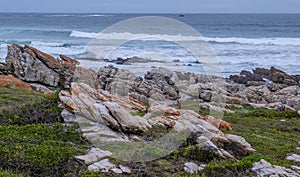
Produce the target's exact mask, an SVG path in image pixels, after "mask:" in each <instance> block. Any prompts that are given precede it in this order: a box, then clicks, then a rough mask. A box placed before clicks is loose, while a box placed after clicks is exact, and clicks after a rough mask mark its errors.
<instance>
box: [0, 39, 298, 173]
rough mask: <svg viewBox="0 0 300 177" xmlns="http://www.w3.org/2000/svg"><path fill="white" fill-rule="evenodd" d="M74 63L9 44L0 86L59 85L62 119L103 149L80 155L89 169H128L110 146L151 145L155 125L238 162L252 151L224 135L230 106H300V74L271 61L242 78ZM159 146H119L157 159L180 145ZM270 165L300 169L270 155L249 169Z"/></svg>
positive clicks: (209, 154) (192, 167)
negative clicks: (270, 161)
mask: <svg viewBox="0 0 300 177" xmlns="http://www.w3.org/2000/svg"><path fill="white" fill-rule="evenodd" d="M77 65H79V62H78V61H77V60H74V59H71V58H69V57H67V56H64V55H60V57H59V58H58V59H56V58H54V57H52V56H50V55H48V54H46V53H44V52H41V51H39V50H38V49H35V48H33V47H30V46H27V45H25V46H24V47H22V46H19V45H17V44H12V45H10V46H9V47H8V54H7V57H6V63H0V86H14V87H22V88H26V89H27V90H30V91H31V90H36V91H41V92H45V93H53V90H57V89H58V88H59V89H62V91H60V93H59V98H60V104H61V107H62V108H64V111H63V112H62V117H63V118H64V121H65V123H67V124H74V123H75V124H79V125H80V129H81V132H82V134H83V136H84V137H85V138H87V139H88V140H89V142H91V143H92V144H93V145H95V146H97V147H101V149H98V148H92V149H91V150H90V151H89V152H88V153H87V154H86V155H81V156H77V157H76V158H77V159H78V160H80V161H83V162H84V163H85V164H86V165H87V166H88V169H89V170H92V171H102V172H112V173H130V172H131V170H130V169H129V168H128V167H127V166H124V165H120V164H119V165H116V164H113V163H111V162H110V161H109V156H115V157H120V156H118V155H120V153H119V149H117V151H116V150H115V151H114V148H112V147H114V146H115V145H120V143H121V144H122V143H137V142H138V143H140V144H142V145H143V146H144V147H147V148H148V149H149V145H151V146H150V147H151V148H152V146H153V144H151V142H152V141H153V139H154V138H153V137H151V136H150V135H149V132H153V130H155V129H156V128H157V127H159V129H163V130H166V134H169V133H170V132H172V133H174V134H173V135H175V136H176V137H177V139H178V136H179V135H186V137H184V138H185V139H189V141H190V142H192V143H193V144H194V147H196V150H195V151H194V152H193V153H197V154H202V157H205V158H208V159H210V160H212V159H213V158H221V159H232V160H233V161H238V160H240V159H241V158H242V157H244V156H247V155H250V154H253V153H255V150H254V149H253V148H252V146H251V145H250V144H249V143H248V142H247V141H246V140H245V139H244V138H243V137H241V136H237V135H233V134H228V133H223V131H222V130H224V131H225V130H226V131H230V130H232V129H233V128H234V127H233V126H232V125H231V124H230V123H229V122H226V121H223V120H221V119H219V118H221V117H222V113H223V112H226V113H234V111H233V110H231V109H229V108H231V107H236V108H242V107H244V106H253V107H256V108H259V107H264V108H270V109H275V110H276V111H286V110H293V111H295V110H300V87H299V75H288V74H286V73H285V72H283V71H280V70H278V69H276V68H273V67H272V68H271V69H262V68H257V69H255V70H254V71H253V73H251V72H247V71H242V73H241V76H230V78H228V79H225V78H221V77H215V76H207V75H199V74H194V73H180V72H176V71H169V70H167V69H164V68H153V69H152V70H151V71H148V72H147V73H145V75H144V76H143V77H141V76H138V75H136V74H134V73H133V72H131V71H129V70H126V69H119V68H117V67H115V66H113V65H108V66H105V67H102V68H100V69H99V70H98V71H97V72H96V71H93V70H89V69H85V68H82V67H80V66H77ZM199 109H207V110H210V111H211V113H210V114H209V115H206V116H203V115H201V114H200V113H199V111H197V110H199ZM178 133H179V134H178ZM180 133H181V134H180ZM150 134H151V133H150ZM145 135H146V136H145ZM163 140H165V139H163ZM168 140H169V139H168ZM172 140H175V139H174V137H173V139H172ZM159 144H163V142H160V141H158V143H157V144H155V145H156V147H155V148H157V149H158V150H157V149H156V150H157V151H159V152H161V151H164V150H166V153H165V154H164V153H163V154H159V155H157V154H154V155H153V154H149V151H147V150H145V148H144V149H143V148H142V151H141V152H140V154H135V153H136V152H134V151H135V150H136V149H134V148H132V149H130V148H124V147H127V146H124V144H122V145H123V151H124V150H125V151H126V152H127V153H128V152H131V153H132V155H131V156H126V157H124V154H121V155H123V157H124V158H125V159H123V160H127V161H130V160H131V161H138V160H141V159H138V158H139V157H140V155H142V157H144V158H145V159H146V160H153V158H154V159H155V158H159V157H161V156H162V155H167V154H168V152H169V151H171V150H174V148H176V147H175V146H174V147H167V148H166V147H160V146H159ZM164 145H165V144H164ZM168 145H170V144H168ZM111 148H112V149H111ZM147 148H146V149H147ZM172 148H173V149H172ZM177 148H178V147H177ZM126 158H127V159H126ZM184 166H185V167H184V169H185V171H187V172H189V173H194V172H195V171H197V169H198V170H199V169H200V167H201V166H197V164H194V163H192V162H189V163H186V164H185V165H184ZM202 166H203V167H204V166H205V165H203V164H202ZM271 168H272V169H271ZM294 168H296V169H298V167H294ZM201 169H202V168H201ZM270 169H271V170H273V169H277V170H280V173H279V172H278V173H273V172H272V174H278V175H279V174H281V172H282V174H284V175H285V174H293V175H296V176H297V175H299V170H298V171H297V170H294V171H293V170H292V169H285V168H282V169H279V167H277V166H270V165H269V164H267V163H266V162H265V161H260V162H259V163H256V164H254V167H253V168H252V171H253V172H255V173H257V174H258V175H261V174H262V173H264V170H270ZM284 170H285V172H284Z"/></svg>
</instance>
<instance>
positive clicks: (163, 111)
mask: <svg viewBox="0 0 300 177" xmlns="http://www.w3.org/2000/svg"><path fill="white" fill-rule="evenodd" d="M59 97H60V100H61V102H62V105H63V106H64V108H65V109H67V110H68V111H70V112H72V113H74V114H75V115H76V121H77V122H78V123H79V124H80V125H81V129H82V132H83V135H84V136H85V137H87V138H88V139H89V140H90V141H91V142H96V143H98V144H106V143H107V142H109V143H111V142H134V141H136V140H137V139H138V140H141V141H145V140H143V137H142V136H141V135H140V134H139V133H140V132H147V131H149V130H150V129H151V128H152V127H153V126H161V127H166V128H167V129H170V130H173V131H175V132H185V131H187V130H188V131H189V132H190V133H192V134H197V135H198V136H202V137H205V138H204V139H202V140H203V141H199V142H198V143H199V148H200V149H199V150H200V151H204V152H207V153H211V154H212V155H213V156H219V157H223V158H233V159H237V158H239V157H241V156H244V155H248V154H252V153H254V152H255V150H254V149H252V148H251V145H250V144H249V143H247V142H246V141H245V139H243V138H242V137H239V136H236V135H230V134H229V135H226V134H224V133H222V132H221V131H220V130H219V127H224V128H227V129H229V130H231V129H232V126H231V125H230V124H229V123H228V122H225V121H222V120H219V119H216V118H214V117H212V116H201V115H199V114H197V113H195V112H193V111H190V110H181V109H176V108H172V107H170V106H168V105H166V104H163V103H159V102H156V103H152V104H151V105H149V106H147V105H145V104H144V103H142V102H140V101H138V100H136V99H134V98H131V97H126V96H121V95H117V94H111V93H109V92H107V91H104V90H102V89H98V90H96V89H93V88H91V87H90V86H88V85H87V84H84V83H72V86H71V89H70V92H66V91H62V92H61V93H60V95H59ZM134 112H146V114H145V115H144V116H133V115H132V113H134ZM100 142H101V143H100ZM145 143H146V142H145ZM233 147H234V148H233Z"/></svg>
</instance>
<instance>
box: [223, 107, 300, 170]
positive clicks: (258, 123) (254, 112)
mask: <svg viewBox="0 0 300 177" xmlns="http://www.w3.org/2000/svg"><path fill="white" fill-rule="evenodd" d="M246 110H247V111H240V112H238V111H237V112H238V113H235V114H225V116H224V120H225V121H227V122H230V123H231V124H232V125H233V127H234V130H233V131H231V132H228V133H231V134H236V135H240V136H242V137H244V138H245V139H246V140H247V141H248V142H249V143H250V144H251V145H252V146H253V148H254V149H256V150H257V154H258V155H262V156H263V157H264V158H268V159H270V160H271V161H272V163H273V164H277V165H283V166H290V165H292V164H295V163H293V162H291V161H287V160H285V158H286V156H287V154H288V153H293V152H295V147H296V146H297V143H298V142H299V141H300V127H299V125H300V116H299V115H298V114H297V112H296V111H287V112H276V111H274V110H270V109H253V108H251V107H248V108H247V109H246ZM283 119H284V120H285V121H282V120H283ZM224 131H226V130H224ZM295 165H296V164H295ZM298 165H300V164H299V163H298Z"/></svg>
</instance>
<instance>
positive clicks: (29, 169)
mask: <svg viewBox="0 0 300 177" xmlns="http://www.w3.org/2000/svg"><path fill="white" fill-rule="evenodd" d="M77 128H78V127H66V126H64V125H62V124H59V123H57V124H54V125H46V124H35V125H26V126H0V134H1V135H2V136H1V137H0V166H1V167H3V168H9V169H13V170H14V171H15V170H16V171H19V172H22V173H23V174H27V175H29V176H63V175H66V174H68V173H72V174H76V173H77V174H78V172H79V171H80V167H81V165H80V164H79V163H77V162H76V161H75V160H74V156H75V155H79V154H83V153H84V150H85V149H87V148H88V147H89V145H88V144H87V142H86V141H85V140H84V139H82V138H81V136H80V133H79V132H78V131H77V130H76V129H77Z"/></svg>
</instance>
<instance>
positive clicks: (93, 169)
mask: <svg viewBox="0 0 300 177" xmlns="http://www.w3.org/2000/svg"><path fill="white" fill-rule="evenodd" d="M88 170H89V171H99V168H98V167H97V166H96V165H94V164H92V165H89V166H88Z"/></svg>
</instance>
